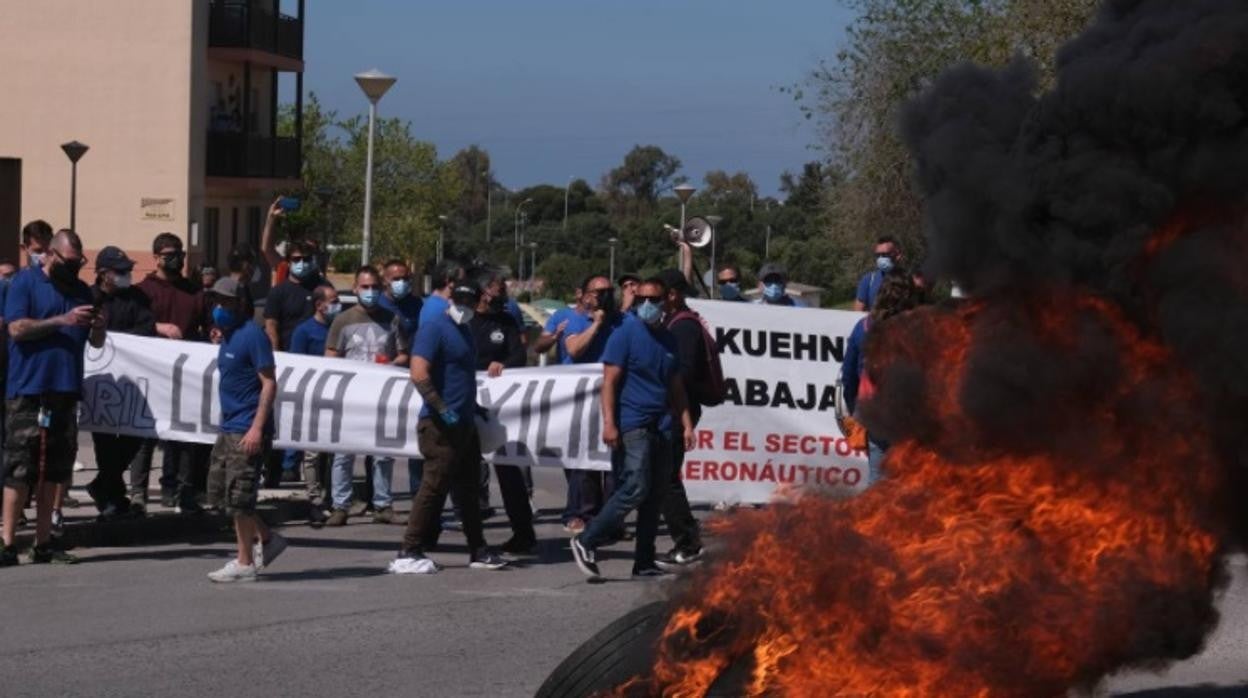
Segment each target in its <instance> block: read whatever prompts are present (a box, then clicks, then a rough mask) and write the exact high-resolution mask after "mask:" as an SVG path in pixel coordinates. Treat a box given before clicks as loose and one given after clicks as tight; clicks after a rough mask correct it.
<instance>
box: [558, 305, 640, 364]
mask: <svg viewBox="0 0 1248 698" xmlns="http://www.w3.org/2000/svg"><path fill="white" fill-rule="evenodd" d="M624 317H625V316H624V315H622V314H620V313H616V314H615V315H613V316H611V319H610V320H609V321H607V322H606V323H605V324H604V325H603V326H602V327H600V328H598V334H596V335H594V340H593V341H592V342H590V343H589V346H588V347H585V351H583V352H581V355H580V356H579V357H577V358H575V359H574V358H572V356H571V355H570V354H568V348H567V342H568V337H571V336H572V335H575V334H580V333H582V332H584V331H585V330H588V329H589V328H590V327H592V326H593V324H594V318H593V317H592V316H591V315H587V314H585V313H582V312H580V311H579V310H573V311H572V312H571V313H569V314H568V315H567V316H566V317H565V318H564V319H565V320H567V321H568V327H567V329H565V330H564V331H563V337H561V338H560V339H559V363H561V364H596V363H598V362H599V361H601V360H602V352H603V351H604V350H605V349H606V348H607V341H608V340H610V339H611V335H612V333H614V332H615V331H616V329H617V328H619V327H620V326H621V323H622V322H623V321H624ZM561 322H562V320H561Z"/></svg>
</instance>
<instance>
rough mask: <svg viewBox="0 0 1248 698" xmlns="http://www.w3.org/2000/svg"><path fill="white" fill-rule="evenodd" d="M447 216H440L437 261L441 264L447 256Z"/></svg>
mask: <svg viewBox="0 0 1248 698" xmlns="http://www.w3.org/2000/svg"><path fill="white" fill-rule="evenodd" d="M446 220H447V218H446V216H438V254H437V258H438V259H437V261H439V262H441V261H442V258H443V257H444V256H445V255H446Z"/></svg>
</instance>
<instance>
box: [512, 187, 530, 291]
mask: <svg viewBox="0 0 1248 698" xmlns="http://www.w3.org/2000/svg"><path fill="white" fill-rule="evenodd" d="M531 203H533V199H525V200H524V201H521V202H520V204H519V205H518V206H516V213H515V215H514V216H513V217H512V219H513V220H512V223H513V224H514V228H515V229H514V232H513V233H512V236H513V239H512V244H513V245H515V248H516V278H517V279H523V278H524V276H523V275H522V274H521V273H520V272H521V270H522V269H523V268H524V252H523V251H522V250H521V249H520V214H521V211H523V210H524V207H525V205H527V204H531Z"/></svg>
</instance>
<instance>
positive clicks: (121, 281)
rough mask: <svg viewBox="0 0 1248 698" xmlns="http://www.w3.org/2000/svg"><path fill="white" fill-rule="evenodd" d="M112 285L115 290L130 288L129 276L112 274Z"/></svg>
mask: <svg viewBox="0 0 1248 698" xmlns="http://www.w3.org/2000/svg"><path fill="white" fill-rule="evenodd" d="M113 285H114V286H116V287H117V288H130V275H129V274H114V275H113Z"/></svg>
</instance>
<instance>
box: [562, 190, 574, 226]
mask: <svg viewBox="0 0 1248 698" xmlns="http://www.w3.org/2000/svg"><path fill="white" fill-rule="evenodd" d="M572 180H573V178H572V177H568V186H566V187H564V188H563V232H565V233H566V232H568V192H570V191H572Z"/></svg>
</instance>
